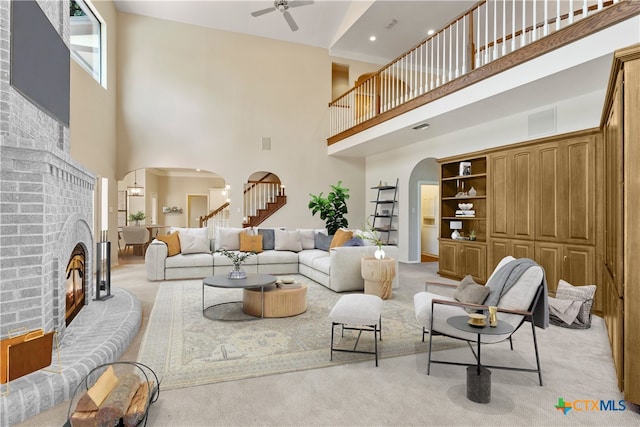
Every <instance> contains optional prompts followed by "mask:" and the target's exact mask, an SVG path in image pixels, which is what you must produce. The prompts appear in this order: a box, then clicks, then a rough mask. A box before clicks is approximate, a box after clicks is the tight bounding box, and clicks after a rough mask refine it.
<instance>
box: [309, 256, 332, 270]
mask: <svg viewBox="0 0 640 427" xmlns="http://www.w3.org/2000/svg"><path fill="white" fill-rule="evenodd" d="M311 267H313V269H314V270H318V271H320V272H322V273H324V274H329V272H330V271H331V257H330V256H329V254H328V253H327V256H323V257H316V258H314V259H313V261H312V262H311Z"/></svg>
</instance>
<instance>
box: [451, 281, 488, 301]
mask: <svg viewBox="0 0 640 427" xmlns="http://www.w3.org/2000/svg"><path fill="white" fill-rule="evenodd" d="M489 291H490V289H489V287H488V286H483V285H479V284H477V283H476V282H475V281H474V280H473V278H472V277H471V276H470V275H467V276H465V277H464V279H462V281H461V282H460V284H459V285H458V287H457V288H456V292H455V293H454V294H453V298H454V299H455V300H456V301H459V302H463V303H469V304H482V303H484V300H486V299H487V297H488V296H489Z"/></svg>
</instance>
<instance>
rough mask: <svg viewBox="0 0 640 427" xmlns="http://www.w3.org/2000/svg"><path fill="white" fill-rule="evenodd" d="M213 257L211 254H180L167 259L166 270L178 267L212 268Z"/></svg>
mask: <svg viewBox="0 0 640 427" xmlns="http://www.w3.org/2000/svg"><path fill="white" fill-rule="evenodd" d="M212 266H213V255H211V253H199V254H187V255H185V254H178V255H176V256H172V257H171V258H167V260H166V261H165V267H166V268H177V267H212Z"/></svg>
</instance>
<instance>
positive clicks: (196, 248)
mask: <svg viewBox="0 0 640 427" xmlns="http://www.w3.org/2000/svg"><path fill="white" fill-rule="evenodd" d="M178 237H180V250H181V251H182V253H183V254H200V253H208V252H211V251H210V249H209V239H207V236H201V235H198V234H190V233H178Z"/></svg>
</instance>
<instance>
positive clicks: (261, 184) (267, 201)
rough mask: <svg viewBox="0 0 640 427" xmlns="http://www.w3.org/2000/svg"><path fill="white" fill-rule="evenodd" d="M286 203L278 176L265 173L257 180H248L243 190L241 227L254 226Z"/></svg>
mask: <svg viewBox="0 0 640 427" xmlns="http://www.w3.org/2000/svg"><path fill="white" fill-rule="evenodd" d="M286 204H287V196H286V195H285V194H284V186H282V185H281V184H280V180H279V179H278V177H276V176H275V175H273V174H271V173H267V174H266V175H265V176H263V177H262V178H261V179H259V180H257V181H249V182H248V183H247V184H246V185H245V190H244V212H245V218H244V221H243V223H242V226H243V227H255V226H257V225H259V224H261V223H262V222H264V221H265V220H266V219H267V218H269V217H270V216H271V215H273V214H274V213H276V212H277V211H278V210H279V209H280V208H282V207H283V206H284V205H286Z"/></svg>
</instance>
